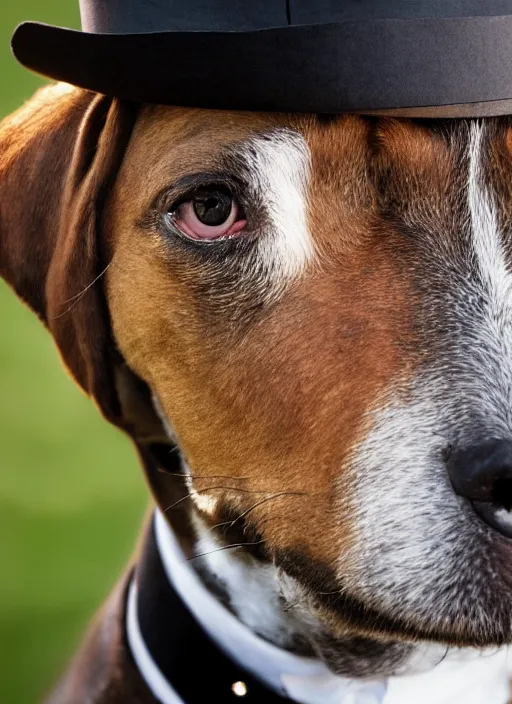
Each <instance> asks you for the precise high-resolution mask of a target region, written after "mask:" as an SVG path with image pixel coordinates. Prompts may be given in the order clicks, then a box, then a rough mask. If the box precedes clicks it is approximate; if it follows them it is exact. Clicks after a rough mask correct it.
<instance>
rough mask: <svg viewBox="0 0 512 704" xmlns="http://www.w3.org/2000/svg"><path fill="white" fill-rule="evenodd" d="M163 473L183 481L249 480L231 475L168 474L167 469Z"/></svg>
mask: <svg viewBox="0 0 512 704" xmlns="http://www.w3.org/2000/svg"><path fill="white" fill-rule="evenodd" d="M162 472H165V474H169V475H170V476H171V477H182V478H183V479H232V480H233V481H237V482H238V481H243V480H247V479H249V477H231V476H230V475H229V474H187V473H186V472H166V471H165V469H162ZM237 491H238V489H237Z"/></svg>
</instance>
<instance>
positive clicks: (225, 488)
mask: <svg viewBox="0 0 512 704" xmlns="http://www.w3.org/2000/svg"><path fill="white" fill-rule="evenodd" d="M214 490H217V491H218V490H222V491H238V492H243V493H244V494H264V493H265V492H264V491H255V490H254V489H244V488H243V487H237V486H208V487H206V489H192V491H189V492H188V494H187V495H186V496H182V497H181V498H180V499H178V500H177V501H175V502H174V503H173V504H171V505H170V506H168V507H167V508H165V509H164V513H167V511H171V510H172V509H173V508H175V507H176V506H178V504H181V502H182V501H186V500H187V499H191V498H192V497H193V496H194V494H203V493H204V492H205V491H214Z"/></svg>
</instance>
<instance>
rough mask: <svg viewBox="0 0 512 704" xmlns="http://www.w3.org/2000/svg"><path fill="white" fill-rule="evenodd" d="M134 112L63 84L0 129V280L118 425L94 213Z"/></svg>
mask: <svg viewBox="0 0 512 704" xmlns="http://www.w3.org/2000/svg"><path fill="white" fill-rule="evenodd" d="M134 118H135V108H134V107H133V106H131V105H129V104H126V103H121V102H120V101H118V100H115V99H110V98H106V97H104V96H99V95H95V94H93V93H89V92H86V91H81V90H74V89H69V88H67V87H63V86H52V87H50V88H46V89H44V90H42V91H40V92H39V93H37V94H36V95H35V96H34V98H32V100H31V101H29V103H27V105H26V106H25V107H23V108H22V109H21V110H19V111H18V112H17V113H14V115H12V116H11V117H10V118H8V119H7V120H5V121H4V122H3V123H2V125H0V275H1V276H3V277H4V278H5V279H6V280H7V282H8V283H10V284H11V285H12V287H13V288H14V289H15V291H16V292H17V293H18V295H19V296H20V297H21V298H22V299H24V300H25V301H26V302H27V303H28V305H29V306H30V307H31V308H32V309H33V310H34V311H36V313H37V314H38V315H39V316H40V318H41V319H42V320H43V322H44V323H45V324H46V326H47V327H48V328H49V330H50V331H51V333H52V334H53V336H54V338H55V340H56V343H57V346H58V348H59V350H60V353H61V356H62V359H63V360H64V362H65V364H66V366H67V367H68V369H69V370H70V371H71V373H72V375H73V376H74V378H75V379H76V380H77V381H78V383H79V384H80V386H81V387H82V388H83V389H84V390H85V391H86V392H87V393H88V394H89V395H91V396H92V397H93V398H94V399H95V400H96V402H97V404H98V405H99V407H100V408H101V410H102V411H103V413H104V415H105V416H106V417H107V418H108V419H109V420H111V421H112V422H114V423H116V424H117V425H121V426H123V425H124V424H123V421H122V417H121V410H120V406H119V400H118V396H117V392H116V385H115V375H114V366H115V364H116V351H115V345H114V344H113V341H112V339H111V333H110V325H109V319H108V310H107V306H106V302H105V299H104V295H103V286H102V281H101V277H102V274H103V273H104V271H105V268H106V267H107V266H108V262H109V252H108V251H107V248H106V247H105V246H104V245H103V244H100V243H101V237H99V233H98V225H99V222H100V217H101V211H102V207H103V204H104V202H105V199H106V197H107V195H108V192H109V189H110V187H111V185H112V183H113V181H114V180H115V177H116V173H117V170H118V168H119V165H120V163H121V161H122V158H123V154H124V151H125V147H126V144H127V142H128V140H129V138H130V134H131V130H132V126H133V122H134Z"/></svg>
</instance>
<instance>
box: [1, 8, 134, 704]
mask: <svg viewBox="0 0 512 704" xmlns="http://www.w3.org/2000/svg"><path fill="white" fill-rule="evenodd" d="M26 19H34V20H41V21H44V22H49V23H56V24H62V25H66V26H75V27H78V26H79V17H78V2H77V1H75V0H43V1H41V0H17V2H16V3H12V4H11V3H9V4H7V3H2V5H1V6H0V116H3V115H6V114H8V113H10V112H11V111H13V110H15V109H16V108H17V107H18V106H19V105H21V104H22V102H23V101H24V100H26V99H28V98H29V97H30V96H31V95H32V93H33V92H34V91H35V90H36V89H37V87H38V86H39V85H41V83H42V80H41V79H39V78H38V77H37V76H34V75H33V74H30V73H29V72H28V71H25V70H24V69H23V68H22V67H20V66H18V65H17V64H16V62H15V61H14V59H13V58H12V57H11V54H10V50H9V40H10V35H11V32H12V30H13V28H14V27H15V26H16V24H17V23H18V22H21V21H23V20H26ZM0 321H1V324H2V329H1V330H2V331H1V333H0V569H1V571H2V572H1V578H0V703H1V704H33V703H34V702H38V701H40V700H41V699H42V696H43V694H44V693H45V692H46V691H47V690H48V688H49V687H50V686H51V685H52V683H53V682H54V681H55V679H56V677H57V676H58V674H59V673H60V672H61V671H62V669H63V667H64V666H65V663H66V661H67V659H68V658H69V657H70V656H71V655H72V653H73V649H74V647H75V646H76V645H77V644H78V642H79V641H80V638H81V635H82V633H83V629H84V627H85V626H86V624H87V621H88V620H89V618H90V617H91V615H92V614H93V613H94V611H95V610H96V609H97V607H98V606H99V605H100V603H101V601H102V599H103V598H104V597H105V596H106V595H107V594H108V592H109V590H110V587H111V586H112V585H113V584H114V581H115V579H116V578H117V577H118V575H119V574H120V572H121V570H122V568H123V565H124V564H125V562H126V560H127V558H128V556H129V554H130V552H131V550H132V547H133V545H134V540H135V537H136V534H137V531H138V527H139V525H140V521H141V517H142V515H143V513H144V510H145V507H146V505H147V493H146V489H145V486H144V482H143V479H142V474H141V472H140V470H139V468H138V466H137V461H136V458H135V454H134V452H133V450H132V448H131V446H130V444H129V442H128V441H127V440H126V439H125V438H124V437H122V436H121V434H120V433H118V432H117V431H116V430H114V429H113V428H111V427H109V426H108V425H107V423H106V422H105V421H104V420H102V419H101V418H100V416H99V413H98V412H97V410H96V409H95V408H94V406H93V405H92V403H91V402H90V401H88V400H87V399H86V398H85V397H84V396H82V394H81V393H80V391H79V390H78V389H77V388H76V387H75V386H74V384H73V383H72V382H71V381H70V379H69V378H68V377H67V375H66V373H65V372H64V371H63V369H62V367H61V365H60V362H59V360H58V355H57V353H56V351H55V349H54V346H53V343H52V341H51V339H50V337H49V335H48V334H47V333H46V331H45V330H44V329H43V327H42V326H41V324H40V323H39V322H38V321H37V320H36V318H35V316H34V315H33V314H32V313H31V312H30V311H28V310H27V309H26V308H25V307H24V306H23V305H22V304H20V303H19V301H17V300H16V298H15V296H14V295H13V293H12V292H11V291H10V290H9V289H8V288H7V286H6V285H5V284H4V283H2V282H0Z"/></svg>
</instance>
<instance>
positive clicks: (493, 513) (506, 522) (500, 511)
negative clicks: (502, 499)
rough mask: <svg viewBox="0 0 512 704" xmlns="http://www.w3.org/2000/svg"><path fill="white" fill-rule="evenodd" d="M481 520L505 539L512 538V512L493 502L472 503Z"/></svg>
mask: <svg viewBox="0 0 512 704" xmlns="http://www.w3.org/2000/svg"><path fill="white" fill-rule="evenodd" d="M471 505H472V507H473V509H474V511H475V513H476V514H477V516H479V518H481V519H482V520H483V521H484V522H485V523H486V524H487V525H488V526H490V527H491V528H494V530H496V531H497V532H498V533H500V535H503V536H504V537H505V538H512V511H509V510H508V509H506V508H505V507H504V506H502V505H500V504H497V503H494V502H493V501H472V502H471Z"/></svg>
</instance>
